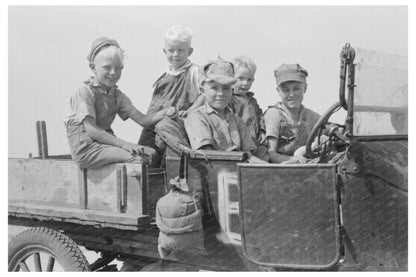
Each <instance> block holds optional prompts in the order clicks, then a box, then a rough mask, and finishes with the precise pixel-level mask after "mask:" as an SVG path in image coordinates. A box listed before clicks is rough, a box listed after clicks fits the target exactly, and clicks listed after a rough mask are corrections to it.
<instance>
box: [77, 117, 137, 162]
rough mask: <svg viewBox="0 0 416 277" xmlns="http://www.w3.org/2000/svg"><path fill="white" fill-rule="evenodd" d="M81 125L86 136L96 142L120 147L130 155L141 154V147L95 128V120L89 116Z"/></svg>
mask: <svg viewBox="0 0 416 277" xmlns="http://www.w3.org/2000/svg"><path fill="white" fill-rule="evenodd" d="M82 124H84V128H85V131H86V132H87V134H88V135H89V136H90V137H91V138H93V139H94V140H96V141H99V142H101V143H103V144H108V145H113V146H117V147H120V148H122V149H124V150H126V151H127V152H129V153H130V154H132V155H134V154H142V153H143V146H140V145H137V144H135V143H131V142H127V141H124V140H122V139H119V138H117V137H115V136H113V135H111V134H109V133H107V132H106V131H104V130H103V129H101V128H100V127H98V126H97V124H96V123H95V119H94V118H92V117H91V116H87V117H85V118H84V120H83V121H82Z"/></svg>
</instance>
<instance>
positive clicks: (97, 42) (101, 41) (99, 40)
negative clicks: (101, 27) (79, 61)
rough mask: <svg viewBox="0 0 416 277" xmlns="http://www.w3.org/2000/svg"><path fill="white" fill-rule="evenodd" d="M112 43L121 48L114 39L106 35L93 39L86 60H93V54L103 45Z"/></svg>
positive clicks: (95, 54)
mask: <svg viewBox="0 0 416 277" xmlns="http://www.w3.org/2000/svg"><path fill="white" fill-rule="evenodd" d="M110 45H114V46H117V47H118V48H121V47H120V45H119V44H118V42H117V41H116V40H115V39H109V38H107V37H100V38H97V39H96V40H94V41H93V43H92V45H91V51H90V52H89V53H88V55H87V60H88V61H90V62H93V61H94V58H95V56H97V54H98V53H99V52H100V51H101V50H102V49H103V48H104V47H105V46H110Z"/></svg>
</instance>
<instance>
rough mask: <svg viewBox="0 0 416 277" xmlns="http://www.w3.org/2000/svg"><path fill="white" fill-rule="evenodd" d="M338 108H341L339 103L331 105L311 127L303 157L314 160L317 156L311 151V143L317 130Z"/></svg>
mask: <svg viewBox="0 0 416 277" xmlns="http://www.w3.org/2000/svg"><path fill="white" fill-rule="evenodd" d="M339 108H341V102H340V101H337V102H336V103H334V104H332V106H331V107H329V109H328V110H326V111H325V113H324V114H323V115H322V116H321V117H320V118H319V119H318V121H317V122H316V123H315V125H314V126H313V128H312V130H311V132H310V133H309V135H308V139H307V140H306V146H305V147H306V154H305V156H306V157H307V158H308V159H312V158H316V157H317V156H318V154H316V153H314V152H313V151H312V142H313V141H314V139H315V136H316V133H317V131H318V130H319V129H321V128H322V127H323V125H324V124H325V123H327V122H328V119H329V118H330V117H331V115H332V114H333V113H334V112H335V111H337V110H338V109H339Z"/></svg>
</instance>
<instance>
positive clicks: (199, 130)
mask: <svg viewBox="0 0 416 277" xmlns="http://www.w3.org/2000/svg"><path fill="white" fill-rule="evenodd" d="M200 74H201V77H202V78H203V79H202V83H201V87H200V90H201V93H202V95H203V96H204V98H205V103H204V105H203V106H201V107H199V108H197V109H196V110H194V111H193V112H191V113H190V114H189V115H188V117H187V118H186V119H185V129H186V132H187V134H188V137H189V141H190V144H191V147H192V149H201V150H220V151H248V153H250V152H251V151H255V150H256V148H257V147H256V145H255V144H254V142H253V140H252V139H251V137H250V135H249V134H248V131H247V128H246V126H245V124H244V122H243V121H242V120H241V118H239V117H238V116H236V115H235V114H234V113H233V112H232V110H231V109H230V108H229V103H230V99H231V95H232V86H233V85H234V84H235V83H236V81H237V80H236V79H235V78H234V67H233V64H232V63H230V62H227V61H224V60H216V61H211V62H208V63H207V64H206V65H204V66H203V67H202V68H201V72H200ZM250 155H251V154H250Z"/></svg>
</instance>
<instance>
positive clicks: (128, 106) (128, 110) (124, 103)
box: [117, 91, 137, 120]
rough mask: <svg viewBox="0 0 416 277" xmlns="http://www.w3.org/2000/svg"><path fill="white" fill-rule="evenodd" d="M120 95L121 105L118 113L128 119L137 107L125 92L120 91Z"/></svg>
mask: <svg viewBox="0 0 416 277" xmlns="http://www.w3.org/2000/svg"><path fill="white" fill-rule="evenodd" d="M118 93H119V97H120V105H119V107H118V113H117V114H118V115H119V116H120V118H121V119H122V120H126V119H128V118H129V117H130V116H131V115H132V114H133V113H135V112H136V111H137V109H136V108H135V107H134V106H133V103H132V102H131V100H130V98H129V97H127V95H125V94H124V93H123V92H121V91H118Z"/></svg>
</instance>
